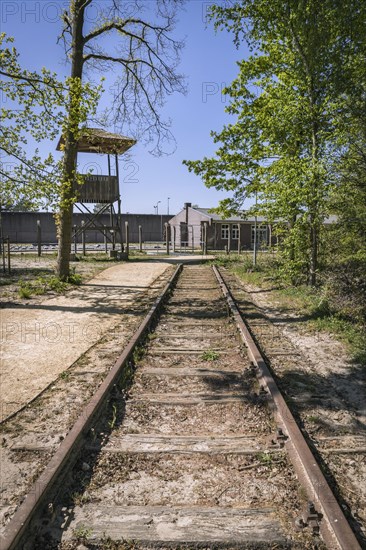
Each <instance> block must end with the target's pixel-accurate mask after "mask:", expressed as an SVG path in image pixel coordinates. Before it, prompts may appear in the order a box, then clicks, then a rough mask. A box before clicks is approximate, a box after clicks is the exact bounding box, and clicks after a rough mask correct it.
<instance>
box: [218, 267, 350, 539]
mask: <svg viewBox="0 0 366 550" xmlns="http://www.w3.org/2000/svg"><path fill="white" fill-rule="evenodd" d="M213 270H214V273H215V275H216V278H217V280H218V283H219V285H220V287H221V290H222V292H223V294H224V296H225V297H226V299H227V302H228V304H229V307H230V310H231V312H232V314H233V317H234V319H235V322H236V325H237V327H238V329H239V332H240V335H241V338H242V340H243V342H244V344H245V345H246V347H247V348H248V352H249V357H250V359H251V361H252V362H253V364H254V365H255V366H256V367H257V369H258V378H259V380H260V383H261V385H262V387H264V388H265V390H266V392H268V394H269V396H270V397H271V404H272V408H273V412H274V415H275V418H276V421H277V423H278V425H279V427H280V428H281V430H282V432H283V433H284V436H285V438H286V439H285V446H286V449H287V451H288V453H289V456H290V459H291V461H292V463H293V466H294V468H295V471H296V474H297V476H298V478H299V481H300V482H301V484H302V485H303V486H304V488H305V489H306V491H307V495H308V498H309V500H310V501H311V502H312V503H314V504H315V509H314V508H313V507H312V506H311V505H310V508H311V509H309V516H310V518H311V517H313V518H314V521H319V526H320V532H321V535H322V537H323V539H324V541H325V543H326V544H327V546H328V547H329V548H331V549H332V550H333V549H340V550H351V549H352V550H359V549H361V546H360V545H359V543H358V541H357V539H356V536H355V534H354V533H353V531H352V529H351V526H350V525H349V523H348V521H347V519H346V517H345V516H344V514H343V511H342V509H341V507H340V506H339V504H338V502H337V500H336V498H335V496H334V494H333V492H332V490H331V488H330V487H329V485H328V483H327V481H326V479H325V477H324V475H323V473H322V471H321V469H320V467H319V465H318V463H317V461H316V459H315V457H314V455H313V454H312V452H311V450H310V448H309V446H308V444H307V443H306V441H305V438H304V436H303V434H302V432H301V430H300V428H299V427H298V425H297V423H296V421H295V419H294V417H293V415H292V413H291V411H290V409H289V408H288V406H287V403H286V401H285V400H284V398H283V396H282V394H281V392H280V390H279V388H278V386H277V384H276V382H275V380H274V378H273V376H272V374H271V372H270V370H269V369H268V367H267V365H266V363H265V361H264V359H263V356H262V355H261V353H260V351H259V349H258V347H257V345H256V344H255V342H254V340H253V338H252V336H251V334H250V331H249V329H248V326H247V325H246V323H245V321H244V320H243V319H242V317H241V315H240V312H239V310H238V308H237V306H236V304H235V301H234V299H233V297H232V296H231V293H230V291H229V289H228V287H227V286H226V284H225V282H224V280H223V278H222V276H221V274H220V272H219V270H218V269H217V268H216V267H213ZM319 512H320V515H319ZM310 521H311V519H310Z"/></svg>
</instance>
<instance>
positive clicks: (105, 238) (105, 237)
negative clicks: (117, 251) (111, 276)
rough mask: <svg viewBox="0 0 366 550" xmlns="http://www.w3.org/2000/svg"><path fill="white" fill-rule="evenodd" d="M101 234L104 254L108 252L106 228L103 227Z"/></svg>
mask: <svg viewBox="0 0 366 550" xmlns="http://www.w3.org/2000/svg"><path fill="white" fill-rule="evenodd" d="M103 236H104V251H105V253H106V254H108V239H107V230H106V229H104V231H103Z"/></svg>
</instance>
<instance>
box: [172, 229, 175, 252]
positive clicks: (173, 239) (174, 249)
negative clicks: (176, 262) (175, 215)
mask: <svg viewBox="0 0 366 550" xmlns="http://www.w3.org/2000/svg"><path fill="white" fill-rule="evenodd" d="M175 237H176V229H175V225H173V242H172V244H173V252H175Z"/></svg>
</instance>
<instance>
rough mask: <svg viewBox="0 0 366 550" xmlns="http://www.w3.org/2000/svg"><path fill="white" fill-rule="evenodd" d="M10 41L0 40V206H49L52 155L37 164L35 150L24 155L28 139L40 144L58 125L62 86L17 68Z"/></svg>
mask: <svg viewBox="0 0 366 550" xmlns="http://www.w3.org/2000/svg"><path fill="white" fill-rule="evenodd" d="M12 44H13V38H11V37H7V36H6V35H5V33H2V34H1V35H0V47H1V50H0V57H1V69H0V74H1V77H2V79H1V82H0V87H1V88H0V89H1V93H2V98H3V101H2V108H1V126H0V154H1V164H0V177H1V194H0V203H1V204H2V205H6V204H13V203H18V202H20V203H24V202H25V201H26V202H28V203H29V204H33V205H34V206H37V205H38V204H39V202H40V201H41V200H43V199H44V197H46V200H48V201H50V202H52V201H53V200H54V198H55V195H56V194H57V191H56V189H57V179H56V175H57V169H56V162H55V160H54V159H53V157H52V155H49V156H47V158H45V159H41V157H40V156H39V152H38V149H36V150H35V151H34V153H33V155H31V154H30V153H29V151H26V148H27V146H28V141H29V140H28V138H29V136H31V138H33V140H34V141H35V142H36V143H37V142H38V143H39V142H40V141H41V140H43V139H45V138H46V137H49V138H51V139H52V138H54V137H56V135H57V133H58V132H59V127H60V124H61V122H62V103H63V99H64V87H63V85H62V84H61V83H60V82H58V80H57V78H56V75H55V74H53V73H51V72H49V71H47V70H46V69H44V70H43V71H42V72H41V74H37V73H36V72H31V71H28V70H25V69H22V68H21V66H20V64H19V54H18V52H17V51H16V49H15V48H14V47H13V45H12Z"/></svg>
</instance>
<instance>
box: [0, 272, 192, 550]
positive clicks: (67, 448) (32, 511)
mask: <svg viewBox="0 0 366 550" xmlns="http://www.w3.org/2000/svg"><path fill="white" fill-rule="evenodd" d="M181 270H182V264H179V265H178V267H177V269H176V270H175V272H174V274H173V275H172V277H171V278H170V280H169V282H168V283H167V284H166V286H165V288H164V290H163V292H162V293H161V295H160V296H159V297H158V298H157V299H156V300H155V302H154V304H153V305H152V307H151V308H150V311H149V312H148V314H147V315H146V317H145V318H144V320H143V321H142V323H141V325H140V326H139V328H138V329H137V331H136V332H135V334H134V335H133V336H132V338H131V339H130V341H129V343H128V345H127V346H126V348H125V349H124V351H123V352H122V354H121V355H120V356H119V357H118V359H117V361H116V362H115V364H114V366H113V367H112V369H111V370H110V371H109V373H108V375H107V376H106V378H105V379H104V381H103V382H102V384H101V385H100V386H99V388H98V390H97V391H96V392H95V394H94V395H93V397H92V398H91V399H90V401H89V402H88V404H87V405H86V406H85V407H84V409H83V411H82V412H81V414H80V416H79V417H78V419H77V420H76V422H75V424H74V426H73V427H72V428H71V430H70V431H69V433H68V434H67V436H66V437H65V439H64V440H63V442H62V443H61V445H60V447H59V448H58V449H57V451H56V453H55V454H54V455H53V457H52V458H51V460H50V461H49V463H48V464H47V466H46V468H45V469H44V471H43V472H42V474H41V475H40V476H39V478H38V479H37V480H36V481H35V483H34V484H33V486H32V487H31V488H30V490H29V492H28V494H27V496H26V497H25V499H24V501H23V502H22V504H21V505H20V506H19V508H18V509H17V511H16V512H15V514H14V516H13V518H12V519H11V521H10V523H9V524H8V526H7V527H6V529H5V533H4V537H3V539H2V541H1V542H0V548H1V550H16V549H17V548H20V544H21V541H22V538H23V537H24V535H25V533H26V530H27V528H28V526H29V525H30V523H31V521H32V520H33V518H34V517H35V516H36V514H37V512H38V511H39V510H40V509H41V507H42V506H43V505H44V504H46V503H47V499H48V498H49V496H50V494H51V492H52V490H53V488H54V487H55V485H56V482H57V480H58V478H59V476H60V474H61V472H63V471H64V469H65V467H66V466H67V467H71V466H72V465H73V463H74V462H75V460H76V458H77V454H78V452H79V450H80V448H81V445H82V443H83V440H84V438H85V436H86V434H87V433H88V431H89V429H90V428H91V427H92V425H93V422H94V421H95V419H96V418H97V416H98V414H99V413H100V411H101V410H102V408H103V406H104V405H105V403H106V400H107V398H108V396H109V394H110V392H111V390H112V389H113V386H114V385H115V383H116V381H117V379H118V377H119V376H120V374H121V372H122V370H123V368H124V366H125V365H126V363H127V361H128V360H129V359H130V358H131V356H132V354H133V351H134V349H135V347H136V346H137V345H138V343H139V341H140V340H141V338H142V337H143V335H144V334H145V332H146V331H147V330H148V328H149V326H150V324H151V323H152V321H153V319H154V318H155V315H156V314H157V312H158V310H159V308H160V307H161V305H162V303H163V301H164V299H165V297H166V296H167V294H168V293H169V291H170V289H171V288H172V286H173V284H174V283H175V281H176V279H177V277H178V275H179V273H180V272H181Z"/></svg>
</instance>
